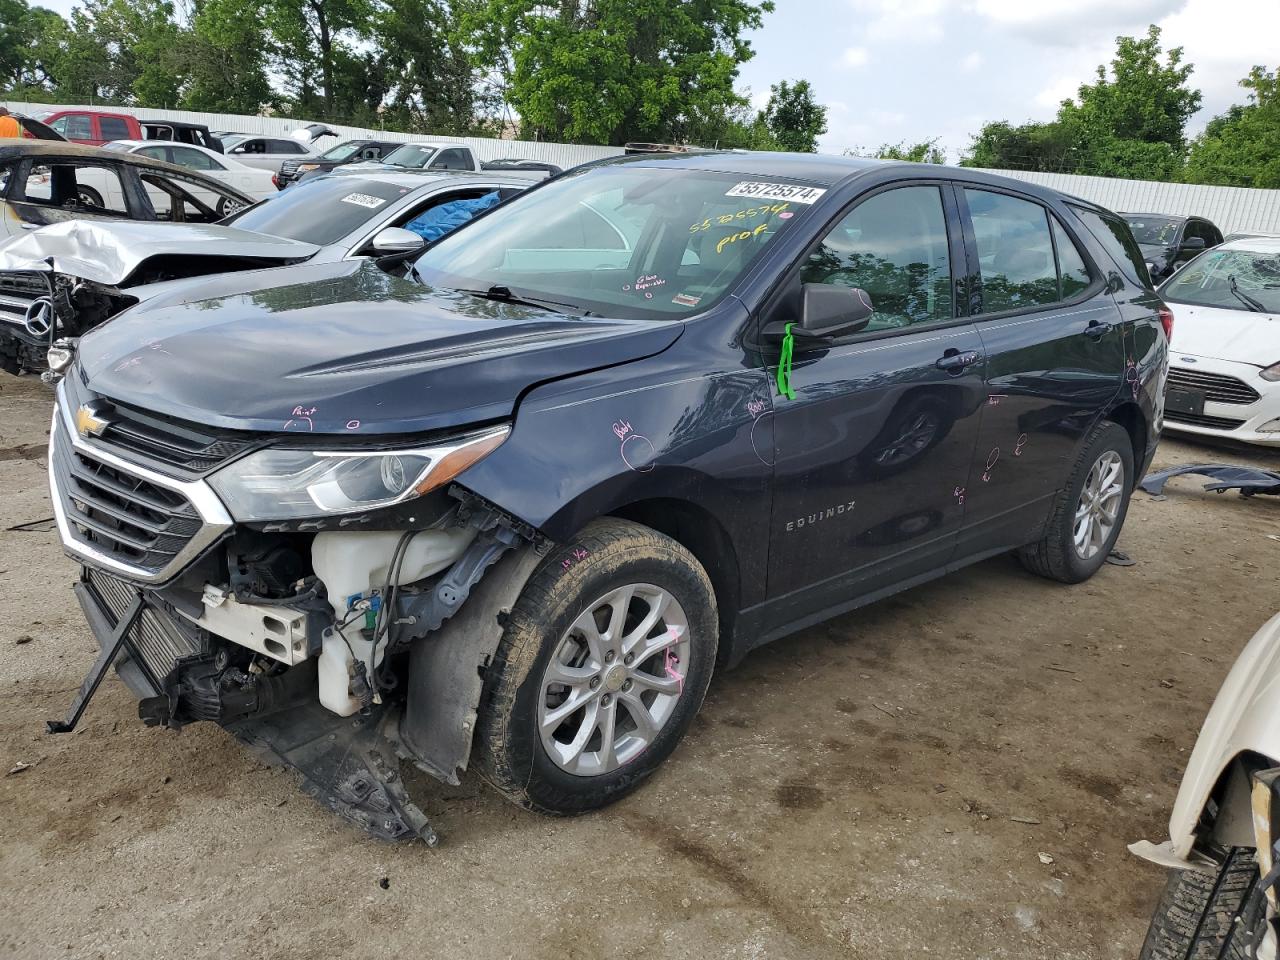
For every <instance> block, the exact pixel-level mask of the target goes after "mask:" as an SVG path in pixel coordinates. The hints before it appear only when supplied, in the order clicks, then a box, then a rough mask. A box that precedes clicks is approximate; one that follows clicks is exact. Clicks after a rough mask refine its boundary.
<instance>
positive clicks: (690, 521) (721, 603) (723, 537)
mask: <svg viewBox="0 0 1280 960" xmlns="http://www.w3.org/2000/svg"><path fill="white" fill-rule="evenodd" d="M611 516H615V517H621V518H622V519H624V520H632V521H634V522H635V523H641V524H644V525H645V526H646V527H649V528H650V529H653V530H657V531H658V532H659V533H661V534H663V535H664V536H668V537H670V538H671V539H672V540H674V541H676V542H677V543H679V544H680V545H681V546H683V547H684V548H685V549H686V550H688V551H689V552H690V553H692V554H693V555H694V557H695V558H696V559H697V561H698V562H699V563H700V564H702V568H703V569H704V570H706V571H707V576H708V577H709V578H710V579H711V588H712V589H713V590H714V591H715V595H716V606H717V607H718V608H719V611H720V648H719V659H720V660H721V662H723V661H724V660H725V659H727V658H728V656H729V654H730V650H731V648H732V646H733V643H732V638H733V632H734V627H735V626H736V623H737V613H738V599H739V596H740V592H739V585H738V580H739V575H738V555H737V553H736V552H735V551H734V549H733V542H732V541H731V540H730V539H729V534H728V533H727V532H726V531H725V529H724V527H723V526H721V524H720V521H719V520H717V519H716V518H715V517H714V516H712V514H711V513H710V512H708V511H707V510H706V509H704V508H703V507H700V506H698V505H697V504H693V503H690V502H689V501H687V500H670V499H654V500H641V501H637V502H636V503H629V504H627V505H626V506H625V507H620V508H618V509H617V510H614V511H613V513H612V514H611Z"/></svg>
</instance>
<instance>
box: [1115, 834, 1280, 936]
mask: <svg viewBox="0 0 1280 960" xmlns="http://www.w3.org/2000/svg"><path fill="white" fill-rule="evenodd" d="M1261 886H1262V885H1261V883H1259V877H1258V864H1257V862H1256V861H1255V860H1254V854H1253V851H1252V850H1250V849H1248V848H1247V847H1235V848H1233V849H1232V850H1231V851H1229V852H1228V854H1227V858H1226V861H1225V862H1224V863H1223V865H1222V868H1221V870H1219V872H1218V873H1217V874H1216V875H1215V874H1212V873H1201V872H1200V871H1198V870H1174V871H1173V872H1172V874H1171V875H1170V877H1169V882H1168V883H1167V884H1166V885H1165V888H1164V894H1163V895H1162V896H1161V897H1160V903H1159V904H1157V905H1156V911H1155V914H1154V915H1153V916H1152V917H1151V927H1150V928H1149V929H1148V930H1147V939H1146V940H1145V941H1144V942H1143V944H1142V953H1141V954H1139V960H1247V958H1249V957H1251V956H1252V952H1250V951H1249V947H1250V946H1251V945H1252V943H1253V940H1252V938H1253V937H1258V938H1260V937H1261V935H1262V932H1263V930H1264V929H1265V924H1266V919H1265V917H1266V912H1265V911H1264V910H1262V909H1261V904H1260V903H1259V902H1258V901H1259V900H1261V898H1262V889H1261ZM1246 915H1248V916H1252V917H1255V918H1258V921H1259V922H1257V923H1254V924H1252V926H1253V929H1248V928H1249V926H1250V924H1249V923H1248V922H1247V917H1246Z"/></svg>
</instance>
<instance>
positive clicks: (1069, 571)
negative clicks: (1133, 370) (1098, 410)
mask: <svg viewBox="0 0 1280 960" xmlns="http://www.w3.org/2000/svg"><path fill="white" fill-rule="evenodd" d="M1117 467H1118V470H1119V475H1118V477H1114V476H1113V474H1114V471H1115V469H1116V468H1117ZM1095 481H1096V482H1097V484H1098V486H1099V488H1098V490H1097V491H1096V493H1095V492H1094V489H1093V488H1094V485H1095ZM1117 484H1118V486H1117ZM1132 493H1133V443H1132V441H1131V440H1130V439H1129V434H1128V432H1126V431H1125V429H1124V428H1123V427H1121V426H1120V425H1119V424H1116V423H1112V422H1111V421H1109V420H1104V421H1102V423H1099V424H1098V425H1097V426H1096V427H1094V428H1093V429H1092V430H1091V431H1089V434H1088V436H1086V437H1085V440H1084V444H1083V445H1082V447H1081V451H1080V457H1079V459H1078V460H1077V461H1076V464H1075V466H1074V467H1073V468H1072V470H1071V475H1070V477H1069V478H1068V479H1067V483H1066V485H1065V486H1064V487H1063V488H1062V489H1061V490H1060V491H1059V492H1058V494H1057V495H1056V497H1055V499H1054V502H1053V512H1052V514H1050V516H1049V522H1048V524H1047V525H1046V526H1045V531H1044V536H1043V537H1042V538H1041V539H1040V542H1039V543H1034V544H1032V545H1030V546H1027V547H1023V548H1022V549H1021V550H1020V551H1018V557H1019V559H1021V560H1022V565H1023V566H1024V567H1026V568H1027V569H1028V570H1030V571H1031V572H1032V573H1037V574H1039V575H1040V576H1042V577H1047V578H1049V579H1050V580H1058V581H1060V582H1062V583H1080V582H1082V581H1084V580H1088V579H1089V578H1090V577H1092V576H1093V575H1094V574H1095V573H1097V572H1098V569H1099V568H1100V567H1101V566H1102V565H1103V564H1104V563H1105V562H1106V560H1107V555H1108V554H1109V553H1111V550H1112V548H1114V547H1115V545H1116V540H1117V539H1119V537H1120V530H1121V528H1122V527H1123V526H1124V518H1125V516H1126V515H1127V514H1128V511H1129V497H1130V496H1131V495H1132ZM1112 506H1114V511H1113V514H1108V516H1109V525H1107V526H1106V529H1105V531H1104V530H1103V527H1102V526H1101V523H1100V518H1101V516H1102V515H1103V514H1106V513H1107V511H1109V510H1110V509H1111V507H1112ZM1091 507H1097V508H1098V509H1096V510H1095V509H1091ZM1082 515H1083V520H1082ZM1090 515H1094V516H1090ZM1090 519H1095V520H1099V525H1096V526H1086V527H1084V528H1082V523H1083V522H1085V521H1088V520H1090ZM1082 533H1083V534H1084V535H1085V541H1086V542H1085V544H1084V545H1083V547H1082V546H1081V544H1080V543H1079V541H1078V537H1079V536H1080V535H1081V534H1082ZM1104 534H1105V535H1104Z"/></svg>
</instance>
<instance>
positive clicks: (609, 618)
mask: <svg viewBox="0 0 1280 960" xmlns="http://www.w3.org/2000/svg"><path fill="white" fill-rule="evenodd" d="M719 623H720V621H719V615H718V614H717V612H716V597H715V593H714V591H713V590H712V588H711V581H710V580H709V578H708V577H707V573H706V571H705V570H703V568H702V565H701V564H699V563H698V561H697V560H696V559H695V558H694V557H693V555H692V554H691V553H689V551H688V550H686V549H685V548H684V547H683V546H681V545H680V544H679V543H677V542H676V541H675V540H672V539H671V538H670V537H667V536H663V535H662V534H660V533H658V532H657V531H655V530H652V529H650V528H648V527H644V526H641V525H640V524H638V523H634V522H632V521H629V520H621V519H618V518H615V517H609V518H605V519H601V520H596V521H593V522H592V523H590V524H588V525H587V526H586V527H585V528H584V529H583V530H582V532H581V533H580V534H578V535H577V536H576V537H574V538H573V540H572V542H570V543H566V544H564V545H563V546H561V547H559V548H558V549H555V550H552V551H551V552H550V553H549V554H548V555H547V557H546V558H545V559H544V560H543V561H542V562H541V563H540V564H539V565H538V567H537V569H536V570H535V571H534V573H533V576H531V577H530V578H529V580H528V582H527V583H526V584H525V585H524V588H523V589H522V590H521V593H520V597H519V599H518V600H517V601H516V603H515V604H514V606H513V607H512V608H511V613H510V614H509V615H508V616H507V618H506V621H505V626H504V628H503V634H502V640H501V642H500V643H499V644H498V649H497V651H496V652H495V654H494V657H493V660H492V662H491V663H490V665H489V666H488V668H487V669H486V671H485V688H484V694H483V699H482V702H481V708H480V713H479V718H478V720H479V722H478V725H477V727H476V737H475V751H476V765H477V767H478V768H479V769H480V772H481V773H482V774H483V775H484V777H485V779H487V780H488V781H489V782H490V783H492V784H493V785H494V786H495V787H496V788H497V789H498V790H499V791H500V792H501V793H503V794H504V795H505V796H507V797H508V798H509V799H511V800H513V801H514V802H516V803H518V804H519V805H520V806H522V807H526V808H528V809H530V810H538V811H540V812H542V813H555V814H572V813H581V812H583V811H586V810H594V809H596V808H598V807H602V806H604V805H605V804H608V803H612V802H613V801H614V800H618V799H620V798H621V797H623V796H625V795H626V794H627V793H629V792H631V791H632V790H634V789H635V788H636V787H638V786H639V785H640V784H641V783H643V782H644V780H645V779H646V778H647V777H648V776H649V775H650V774H651V773H653V771H654V770H656V769H657V768H658V766H659V765H660V764H661V763H662V762H663V761H664V760H665V759H666V758H667V757H668V756H669V755H670V754H671V752H672V751H673V750H674V749H675V747H676V744H678V743H679V742H680V738H681V737H683V736H684V733H685V731H686V730H687V729H688V728H689V724H690V723H692V722H693V717H694V714H696V713H697V712H698V708H699V707H700V706H701V705H702V698H703V695H704V694H705V693H706V690H707V684H708V683H709V682H710V680H711V672H712V670H713V669H714V667H715V661H716V640H717V634H718V632H719Z"/></svg>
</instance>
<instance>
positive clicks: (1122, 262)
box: [1070, 205, 1151, 289]
mask: <svg viewBox="0 0 1280 960" xmlns="http://www.w3.org/2000/svg"><path fill="white" fill-rule="evenodd" d="M1070 206H1071V212H1072V213H1074V214H1075V215H1076V216H1077V217H1078V218H1079V219H1080V222H1081V223H1083V224H1084V225H1085V227H1086V229H1088V231H1089V232H1090V233H1091V234H1093V236H1094V239H1095V240H1097V241H1098V243H1100V244H1102V247H1103V249H1105V250H1106V251H1107V253H1108V254H1110V255H1111V259H1112V260H1114V261H1115V262H1116V266H1118V267H1119V268H1120V270H1121V271H1122V272H1123V273H1124V275H1125V276H1127V277H1128V278H1129V279H1130V280H1132V281H1133V282H1134V283H1136V284H1137V285H1138V286H1140V287H1146V288H1147V289H1151V275H1150V274H1149V273H1148V272H1147V263H1146V261H1145V260H1144V259H1143V258H1142V251H1141V250H1139V249H1138V244H1137V242H1136V241H1135V240H1134V239H1133V233H1132V231H1130V229H1129V225H1128V224H1127V223H1125V222H1124V221H1123V220H1121V219H1120V218H1119V217H1117V216H1115V215H1114V214H1109V213H1108V214H1101V213H1099V212H1098V211H1096V210H1086V209H1085V208H1084V207H1077V206H1075V205H1070Z"/></svg>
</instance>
